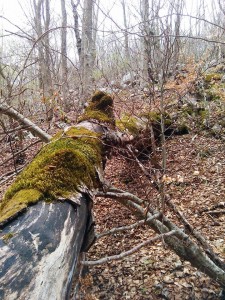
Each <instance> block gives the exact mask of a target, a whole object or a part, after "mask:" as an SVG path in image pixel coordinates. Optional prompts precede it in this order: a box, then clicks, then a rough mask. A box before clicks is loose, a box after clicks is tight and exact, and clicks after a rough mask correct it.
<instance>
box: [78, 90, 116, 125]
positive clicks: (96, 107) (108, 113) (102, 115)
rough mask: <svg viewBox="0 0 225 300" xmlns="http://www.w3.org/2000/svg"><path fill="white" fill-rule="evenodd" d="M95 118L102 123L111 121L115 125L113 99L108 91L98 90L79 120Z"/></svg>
mask: <svg viewBox="0 0 225 300" xmlns="http://www.w3.org/2000/svg"><path fill="white" fill-rule="evenodd" d="M90 119H94V120H97V121H99V122H100V123H109V124H111V125H113V126H114V125H115V117H114V113H113V99H112V98H111V97H110V96H108V95H107V94H106V93H104V92H101V91H97V92H96V93H95V94H94V96H93V97H92V98H91V100H90V101H89V103H88V106H87V107H86V108H85V111H84V113H83V115H82V116H81V117H80V118H79V119H78V122H82V121H86V120H90Z"/></svg>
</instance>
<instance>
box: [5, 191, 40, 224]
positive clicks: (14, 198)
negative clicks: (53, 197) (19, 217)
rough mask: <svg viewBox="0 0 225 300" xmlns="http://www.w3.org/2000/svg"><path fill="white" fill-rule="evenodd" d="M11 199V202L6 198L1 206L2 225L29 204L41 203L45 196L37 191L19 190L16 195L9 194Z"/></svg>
mask: <svg viewBox="0 0 225 300" xmlns="http://www.w3.org/2000/svg"><path fill="white" fill-rule="evenodd" d="M9 197H10V201H8V200H9V199H8V198H7V197H5V198H4V199H3V202H2V203H1V205H0V223H1V222H2V221H4V220H6V219H9V218H10V217H12V216H13V215H15V214H16V213H18V212H20V211H22V210H23V209H24V208H26V207H27V205H28V204H34V203H36V202H37V201H39V200H40V199H41V198H42V197H43V194H42V193H41V192H40V191H38V190H36V189H32V188H30V189H23V190H19V191H17V192H15V193H14V194H10V193H9Z"/></svg>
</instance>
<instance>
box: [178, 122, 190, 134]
mask: <svg viewBox="0 0 225 300" xmlns="http://www.w3.org/2000/svg"><path fill="white" fill-rule="evenodd" d="M189 131H190V128H189V127H188V126H187V124H184V123H182V124H179V125H178V126H177V130H176V133H177V134H178V135H183V134H188V133H189Z"/></svg>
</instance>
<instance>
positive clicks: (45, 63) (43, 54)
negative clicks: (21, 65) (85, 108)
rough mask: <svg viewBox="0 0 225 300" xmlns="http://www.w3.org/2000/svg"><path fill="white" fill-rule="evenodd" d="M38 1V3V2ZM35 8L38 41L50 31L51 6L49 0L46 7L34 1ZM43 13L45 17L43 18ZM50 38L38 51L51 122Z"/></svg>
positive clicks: (45, 101)
mask: <svg viewBox="0 0 225 300" xmlns="http://www.w3.org/2000/svg"><path fill="white" fill-rule="evenodd" d="M36 1H37V2H36ZM33 7H34V30H35V32H36V35H37V39H38V38H40V37H41V36H42V35H43V33H44V31H48V30H49V25H50V5H49V0H46V2H45V7H44V0H33ZM42 12H43V14H44V12H45V16H42ZM42 17H43V18H44V19H45V26H43V21H42ZM49 43H50V42H49V37H48V35H46V36H45V37H44V38H43V39H40V41H39V42H38V44H37V48H38V49H37V50H38V62H39V70H38V80H39V88H40V92H41V93H42V96H43V102H44V103H45V107H46V116H47V120H51V119H52V117H53V107H52V103H51V96H52V92H53V91H52V78H51V71H50V45H49Z"/></svg>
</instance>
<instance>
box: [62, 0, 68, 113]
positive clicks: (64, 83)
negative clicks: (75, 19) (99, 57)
mask: <svg viewBox="0 0 225 300" xmlns="http://www.w3.org/2000/svg"><path fill="white" fill-rule="evenodd" d="M61 11H62V28H61V76H62V96H63V102H64V106H65V110H66V111H68V110H69V103H67V92H68V66H67V28H66V27H67V12H66V4H65V0H61Z"/></svg>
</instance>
